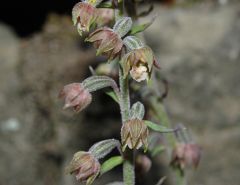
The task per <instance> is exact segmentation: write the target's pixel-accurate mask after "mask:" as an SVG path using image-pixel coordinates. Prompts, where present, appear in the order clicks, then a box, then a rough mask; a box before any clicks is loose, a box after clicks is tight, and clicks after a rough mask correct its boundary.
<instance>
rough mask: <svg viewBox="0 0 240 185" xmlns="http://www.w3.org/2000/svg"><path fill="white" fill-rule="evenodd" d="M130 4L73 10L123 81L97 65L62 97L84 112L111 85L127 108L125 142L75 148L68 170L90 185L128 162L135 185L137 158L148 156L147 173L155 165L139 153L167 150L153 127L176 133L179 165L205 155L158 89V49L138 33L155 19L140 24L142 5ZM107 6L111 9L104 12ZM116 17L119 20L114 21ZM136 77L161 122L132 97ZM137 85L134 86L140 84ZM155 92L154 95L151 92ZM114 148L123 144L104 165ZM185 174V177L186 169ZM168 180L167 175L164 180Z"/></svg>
mask: <svg viewBox="0 0 240 185" xmlns="http://www.w3.org/2000/svg"><path fill="white" fill-rule="evenodd" d="M128 3H130V4H131V5H132V4H133V3H136V2H135V1H131V2H130V1H129V2H127V1H126V2H124V1H123V0H118V1H116V0H112V1H102V0H85V1H82V2H79V3H77V4H76V5H75V6H74V7H73V10H72V20H73V24H74V25H75V26H76V28H77V30H78V33H79V35H80V36H83V34H84V35H86V34H88V35H87V36H86V39H85V41H86V42H90V43H93V46H94V47H95V48H96V53H97V55H103V56H105V57H106V58H107V60H108V65H112V66H113V68H115V69H117V70H118V72H119V80H118V81H115V80H114V79H113V78H111V77H110V76H108V75H99V74H98V73H97V72H96V71H97V70H96V71H95V70H93V69H92V76H90V77H88V78H87V79H85V80H84V81H83V82H81V83H72V84H68V85H66V86H64V87H63V89H62V90H61V91H60V93H59V97H60V98H62V99H64V100H65V105H64V108H72V109H73V111H75V112H80V111H82V110H83V109H85V108H86V107H87V106H88V105H89V104H90V103H91V101H92V93H93V92H94V91H97V90H101V89H103V88H111V89H112V90H111V91H108V95H110V96H111V97H112V98H113V100H114V101H116V102H117V103H118V104H119V107H120V110H121V111H120V112H121V122H122V128H121V131H120V135H121V141H119V140H117V139H116V138H115V139H107V140H103V141H99V142H97V143H95V144H94V145H93V146H91V147H90V149H89V150H88V151H79V152H77V153H75V154H74V156H73V159H72V161H71V162H70V164H69V166H68V167H67V168H66V172H67V173H70V174H75V176H76V179H77V180H78V181H81V182H86V184H87V185H90V184H92V183H93V182H94V181H95V180H96V178H98V177H99V176H101V175H103V174H104V173H106V172H109V171H110V170H112V169H113V168H114V167H116V166H118V165H122V166H123V182H122V183H123V184H124V185H134V184H135V162H136V161H138V163H139V164H141V162H142V161H148V163H147V164H149V165H147V167H145V172H147V171H148V170H149V168H150V167H151V166H150V164H151V162H149V161H150V159H149V158H148V157H147V156H146V155H145V156H141V158H142V159H144V160H140V161H139V160H136V155H135V154H136V152H137V151H138V150H141V149H142V148H143V150H144V152H150V153H151V154H152V156H154V155H156V154H158V153H159V152H161V151H163V150H164V146H163V145H160V146H159V144H158V143H157V144H156V142H155V141H156V137H154V135H152V134H151V132H150V131H151V130H153V131H155V132H157V133H169V132H170V133H169V134H168V136H167V137H168V138H167V139H169V140H171V141H172V142H171V143H172V154H171V156H172V157H171V165H172V167H173V168H174V169H175V170H178V171H179V170H180V171H181V172H183V171H184V169H185V167H186V166H197V164H198V162H199V158H200V149H199V147H198V146H197V145H196V144H194V143H191V140H188V141H186V140H184V141H181V139H182V138H183V137H182V136H181V135H186V131H185V129H184V128H182V127H177V128H174V129H172V128H170V124H169V120H168V117H167V114H166V112H165V110H164V107H163V105H162V101H161V100H160V99H159V95H157V94H154V92H156V88H155V86H154V85H153V83H154V79H156V77H155V75H154V74H155V73H154V70H156V69H160V67H159V63H158V62H157V60H156V57H155V56H154V53H153V51H152V49H151V48H150V47H149V46H147V45H146V44H145V43H144V42H143V41H142V39H140V36H138V33H140V32H143V31H144V30H145V29H146V28H147V27H148V26H149V25H150V24H151V23H146V24H143V25H137V24H136V23H137V22H136V21H135V22H136V23H135V22H134V21H133V20H136V17H137V15H136V10H135V9H134V10H133V12H134V13H135V15H134V14H133V12H129V9H128V8H126V10H125V8H124V7H128ZM134 7H135V6H134ZM103 8H104V9H103ZM104 11H107V13H105V14H104ZM112 15H113V16H112ZM125 15H126V16H125ZM111 22H113V24H112V26H109V25H111ZM151 22H152V21H151ZM89 32H90V33H89ZM130 82H134V83H137V84H138V86H139V89H141V88H142V87H145V90H143V89H141V95H142V99H143V101H144V99H145V100H146V97H148V98H147V100H146V101H145V104H147V105H149V106H148V108H149V109H150V110H151V111H150V112H152V115H153V117H155V118H157V119H155V120H158V121H159V122H160V124H159V123H158V124H157V123H154V122H152V121H150V120H145V119H144V118H145V117H146V115H145V106H144V103H141V102H140V101H137V102H135V103H132V102H131V101H130V96H129V92H130V87H129V83H130ZM154 88H155V89H154ZM146 89H147V90H146ZM132 90H133V91H134V88H132ZM149 94H154V95H153V96H148V95H149ZM177 133H178V134H177ZM179 133H180V134H179ZM181 133H184V134H181ZM169 135H170V136H169ZM179 135H180V136H179ZM175 136H177V137H175ZM179 138H180V139H179ZM154 142H155V144H154ZM159 147H160V148H159ZM114 148H117V149H118V151H119V155H118V156H114V157H110V158H109V159H107V160H105V162H104V163H103V164H100V161H99V159H102V158H105V157H107V155H108V154H109V153H110V152H111V151H112V150H113V149H114ZM180 174H181V176H182V177H183V173H180ZM162 181H163V179H161V180H160V181H159V183H158V184H161V182H162ZM182 182H183V180H182ZM182 182H181V184H183V183H182ZM179 184H180V183H179Z"/></svg>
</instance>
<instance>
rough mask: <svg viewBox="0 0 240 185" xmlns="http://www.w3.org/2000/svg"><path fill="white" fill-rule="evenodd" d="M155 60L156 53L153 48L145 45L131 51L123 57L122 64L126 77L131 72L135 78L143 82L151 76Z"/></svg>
mask: <svg viewBox="0 0 240 185" xmlns="http://www.w3.org/2000/svg"><path fill="white" fill-rule="evenodd" d="M153 61H154V55H153V52H152V50H151V48H149V47H147V46H144V47H140V48H137V49H133V50H132V51H130V52H129V53H128V54H126V55H125V56H124V57H123V58H122V60H121V62H120V64H121V66H122V68H123V73H124V77H125V78H126V77H127V75H128V73H129V72H130V75H131V77H132V78H133V79H134V80H136V81H137V82H141V81H143V80H148V79H149V78H150V76H151V72H152V66H153Z"/></svg>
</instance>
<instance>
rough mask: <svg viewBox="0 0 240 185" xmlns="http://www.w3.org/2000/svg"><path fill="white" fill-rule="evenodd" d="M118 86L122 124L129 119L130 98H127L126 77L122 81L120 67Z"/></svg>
mask: <svg viewBox="0 0 240 185" xmlns="http://www.w3.org/2000/svg"><path fill="white" fill-rule="evenodd" d="M119 84H120V109H121V116H122V123H124V122H126V121H127V120H128V119H129V112H130V98H129V87H128V77H126V78H125V79H124V77H123V71H122V69H121V67H119Z"/></svg>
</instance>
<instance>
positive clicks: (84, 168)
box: [66, 151, 101, 185]
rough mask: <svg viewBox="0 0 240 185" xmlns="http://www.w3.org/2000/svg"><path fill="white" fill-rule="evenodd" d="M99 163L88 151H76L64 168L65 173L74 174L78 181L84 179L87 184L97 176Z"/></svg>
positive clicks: (99, 167)
mask: <svg viewBox="0 0 240 185" xmlns="http://www.w3.org/2000/svg"><path fill="white" fill-rule="evenodd" d="M100 169H101V165H100V163H99V162H98V160H97V159H96V158H94V156H93V155H92V154H91V153H90V152H83V151H80V152H77V153H75V154H74V156H73V159H72V161H71V162H70V164H69V166H68V167H67V168H66V173H70V174H73V173H74V174H75V175H76V179H77V180H79V181H86V184H87V185H90V184H92V182H93V181H94V180H95V178H96V177H97V176H98V174H99V172H100Z"/></svg>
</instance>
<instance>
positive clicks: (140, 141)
mask: <svg viewBox="0 0 240 185" xmlns="http://www.w3.org/2000/svg"><path fill="white" fill-rule="evenodd" d="M121 139H122V145H123V150H125V149H126V147H127V146H128V147H129V148H130V149H139V148H140V147H141V146H144V149H145V150H146V149H147V147H148V141H147V140H148V128H147V126H146V125H145V123H144V121H143V120H139V119H132V120H129V121H127V122H125V123H123V126H122V129H121Z"/></svg>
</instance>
